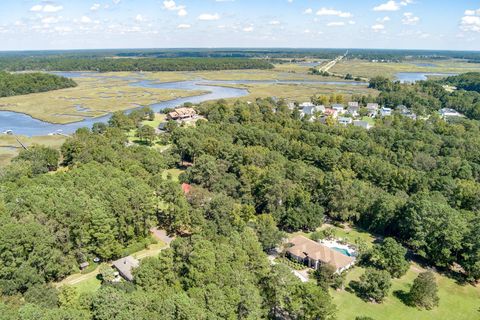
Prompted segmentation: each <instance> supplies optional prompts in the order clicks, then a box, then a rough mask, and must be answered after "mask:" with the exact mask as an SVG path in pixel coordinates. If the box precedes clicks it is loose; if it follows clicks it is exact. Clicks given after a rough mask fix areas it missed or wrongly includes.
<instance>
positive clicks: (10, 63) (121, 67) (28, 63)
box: [0, 57, 273, 72]
mask: <svg viewBox="0 0 480 320" xmlns="http://www.w3.org/2000/svg"><path fill="white" fill-rule="evenodd" d="M271 68H273V65H272V64H270V63H269V62H267V61H265V60H261V59H245V58H167V59H155V58H137V59H135V58H117V59H113V58H68V57H32V58H30V57H29V58H0V70H8V71H24V70H44V71H99V72H110V71H199V70H233V69H271Z"/></svg>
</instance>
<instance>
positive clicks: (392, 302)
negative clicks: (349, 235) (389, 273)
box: [331, 264, 480, 320]
mask: <svg viewBox="0 0 480 320" xmlns="http://www.w3.org/2000/svg"><path fill="white" fill-rule="evenodd" d="M422 271H424V270H423V269H422V268H421V267H419V266H418V265H415V264H414V265H412V266H411V267H410V270H409V271H408V273H407V274H406V275H405V276H403V277H402V278H401V279H394V280H393V281H392V284H393V285H392V289H391V290H390V294H389V296H388V297H387V298H386V300H385V301H384V302H383V303H382V304H374V303H368V302H364V301H363V300H361V299H360V298H358V297H357V296H356V295H355V294H353V293H350V292H348V291H345V290H344V291H334V290H332V291H331V293H332V296H333V301H334V303H335V304H336V305H337V308H338V313H337V318H338V320H354V319H355V317H356V316H369V317H372V318H373V319H375V320H382V319H392V320H453V319H455V320H476V319H480V312H479V308H480V304H479V301H480V288H475V287H473V286H471V285H465V286H461V285H458V284H457V283H455V281H454V280H452V279H450V278H447V277H444V276H441V275H439V274H436V279H437V283H438V286H439V297H440V304H439V306H438V308H435V309H434V310H431V311H427V310H420V309H417V308H413V307H408V306H406V305H405V304H404V303H403V302H402V301H401V299H400V298H399V297H397V295H396V294H394V292H396V291H401V292H404V293H406V292H408V291H409V290H410V286H411V284H412V283H413V280H414V279H415V278H416V277H417V275H418V274H419V273H420V272H422ZM363 272H364V270H363V269H362V268H360V267H355V268H354V269H353V270H351V271H349V272H348V274H347V282H346V283H347V284H348V283H349V282H350V281H351V280H358V278H359V277H360V275H361V274H362V273H363Z"/></svg>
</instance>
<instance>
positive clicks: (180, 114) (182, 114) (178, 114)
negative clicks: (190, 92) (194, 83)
mask: <svg viewBox="0 0 480 320" xmlns="http://www.w3.org/2000/svg"><path fill="white" fill-rule="evenodd" d="M196 115H197V112H196V111H195V109H193V108H176V109H175V110H173V111H172V112H169V113H168V114H167V120H186V119H192V118H194V117H195V116H196Z"/></svg>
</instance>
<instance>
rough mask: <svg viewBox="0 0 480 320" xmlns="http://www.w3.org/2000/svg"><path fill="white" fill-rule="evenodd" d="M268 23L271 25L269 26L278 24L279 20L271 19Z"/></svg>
mask: <svg viewBox="0 0 480 320" xmlns="http://www.w3.org/2000/svg"><path fill="white" fill-rule="evenodd" d="M268 24H269V25H271V26H278V25H279V24H280V21H278V20H272V21H270V22H269V23H268Z"/></svg>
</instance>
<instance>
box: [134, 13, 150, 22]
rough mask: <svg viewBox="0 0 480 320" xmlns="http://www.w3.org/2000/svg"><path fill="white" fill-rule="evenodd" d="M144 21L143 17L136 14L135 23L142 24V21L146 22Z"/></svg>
mask: <svg viewBox="0 0 480 320" xmlns="http://www.w3.org/2000/svg"><path fill="white" fill-rule="evenodd" d="M146 20H147V19H145V17H144V16H142V15H141V14H137V15H136V16H135V21H136V22H144V21H146Z"/></svg>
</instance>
